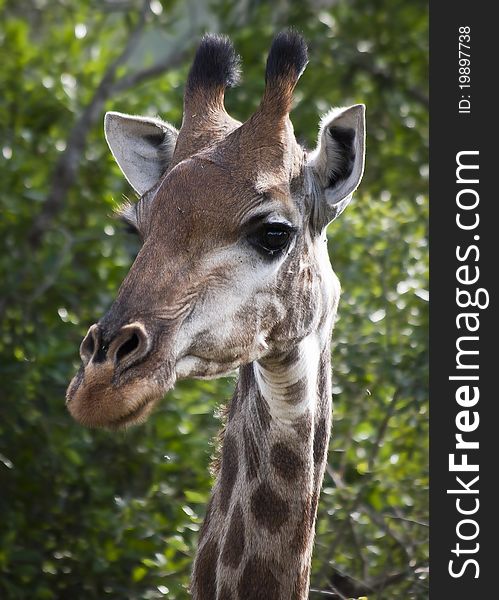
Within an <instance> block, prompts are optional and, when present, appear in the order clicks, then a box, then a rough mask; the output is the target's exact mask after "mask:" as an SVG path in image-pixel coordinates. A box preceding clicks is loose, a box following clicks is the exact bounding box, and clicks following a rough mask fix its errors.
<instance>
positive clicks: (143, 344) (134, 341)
mask: <svg viewBox="0 0 499 600" xmlns="http://www.w3.org/2000/svg"><path fill="white" fill-rule="evenodd" d="M149 348H150V338H149V335H148V334H147V332H146V330H145V327H144V326H143V325H142V324H141V323H131V324H130V325H125V326H124V327H122V328H121V331H120V332H119V334H118V335H117V336H116V338H115V340H114V341H113V342H112V343H111V345H110V348H109V353H108V354H109V359H111V360H112V359H114V363H115V365H120V366H125V367H126V365H127V364H128V363H129V362H130V360H129V359H131V360H133V362H134V363H135V362H136V361H137V360H139V359H142V358H144V356H145V355H146V354H147V353H148V352H149Z"/></svg>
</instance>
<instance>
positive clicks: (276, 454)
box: [270, 442, 304, 482]
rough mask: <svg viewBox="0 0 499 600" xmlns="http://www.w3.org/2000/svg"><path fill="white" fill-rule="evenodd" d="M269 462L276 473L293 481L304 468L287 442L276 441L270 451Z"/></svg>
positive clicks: (301, 461)
mask: <svg viewBox="0 0 499 600" xmlns="http://www.w3.org/2000/svg"><path fill="white" fill-rule="evenodd" d="M270 462H271V464H272V466H273V467H274V469H275V471H276V472H277V474H278V475H280V476H281V477H282V478H283V479H285V480H286V481H288V482H291V481H294V480H295V479H297V478H298V476H299V474H300V473H301V472H302V471H303V469H304V463H303V460H302V459H301V458H300V457H299V456H298V454H296V452H295V451H294V450H292V449H291V448H290V447H289V446H288V445H287V444H284V443H283V442H277V443H276V444H274V445H273V446H272V449H271V451H270Z"/></svg>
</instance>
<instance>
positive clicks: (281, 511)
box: [251, 482, 289, 533]
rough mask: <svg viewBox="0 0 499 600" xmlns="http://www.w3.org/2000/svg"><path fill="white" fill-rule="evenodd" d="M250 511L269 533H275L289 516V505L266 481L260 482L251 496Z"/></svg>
mask: <svg viewBox="0 0 499 600" xmlns="http://www.w3.org/2000/svg"><path fill="white" fill-rule="evenodd" d="M251 512H252V513H253V516H254V517H255V519H256V521H257V522H258V523H259V524H260V525H262V527H265V529H267V530H268V531H269V532H270V533H277V532H278V531H279V530H280V529H281V527H282V526H283V525H284V523H286V521H287V520H288V517H289V506H288V503H287V502H285V501H284V500H283V499H282V498H281V497H280V496H279V495H278V494H277V493H276V492H274V490H273V489H272V488H271V487H270V485H269V484H268V483H267V482H263V483H261V484H260V485H259V486H258V487H257V489H256V490H255V492H254V493H253V495H252V496H251Z"/></svg>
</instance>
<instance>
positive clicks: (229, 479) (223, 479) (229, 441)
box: [220, 434, 239, 513]
mask: <svg viewBox="0 0 499 600" xmlns="http://www.w3.org/2000/svg"><path fill="white" fill-rule="evenodd" d="M238 466H239V465H238V452H237V441H236V439H235V438H234V437H233V436H232V435H230V434H226V435H225V438H224V445H223V448H222V467H221V472H220V509H221V510H222V511H223V512H224V513H227V511H228V509H229V504H230V499H231V496H232V489H233V488H234V484H235V482H236V477H237V471H238Z"/></svg>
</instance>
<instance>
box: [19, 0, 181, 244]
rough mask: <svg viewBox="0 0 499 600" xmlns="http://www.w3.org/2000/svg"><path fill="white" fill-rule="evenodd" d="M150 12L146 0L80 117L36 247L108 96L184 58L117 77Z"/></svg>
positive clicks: (35, 228)
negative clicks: (119, 52)
mask: <svg viewBox="0 0 499 600" xmlns="http://www.w3.org/2000/svg"><path fill="white" fill-rule="evenodd" d="M149 12H150V6H149V2H148V0H145V2H144V3H143V5H142V9H141V11H140V13H139V18H138V22H137V25H136V26H135V28H134V29H133V31H132V32H131V34H130V36H129V37H128V42H127V44H126V46H125V48H124V49H123V51H122V52H121V54H120V55H119V56H118V57H117V58H116V59H115V60H114V61H113V62H112V63H111V64H110V65H109V67H108V68H107V70H106V71H105V73H104V75H103V77H102V79H101V81H100V83H99V85H98V86H97V89H96V90H95V93H94V95H93V97H92V99H91V100H90V102H89V103H88V104H87V106H86V107H85V108H84V110H83V112H82V113H81V114H80V116H79V117H78V118H77V120H76V122H75V123H74V125H73V127H72V129H71V132H70V133H69V136H68V139H67V143H66V149H65V151H64V152H63V153H62V154H61V156H60V157H59V160H58V161H57V163H56V165H55V168H54V171H53V173H52V178H51V184H50V190H49V192H48V194H47V197H46V199H45V202H44V204H43V208H42V210H41V211H40V213H39V214H38V216H37V217H36V218H35V219H34V222H33V224H32V226H31V229H30V232H29V234H28V241H29V243H30V245H31V247H32V248H33V249H36V248H38V247H39V245H40V244H41V242H42V240H43V235H44V232H45V230H46V229H47V227H48V226H49V225H50V223H51V221H53V219H54V218H55V216H56V215H57V214H58V213H59V212H60V211H61V210H62V209H63V208H64V205H65V200H66V197H67V195H68V192H69V190H70V189H71V187H72V185H73V184H74V181H75V178H76V174H77V171H78V167H79V164H80V160H81V157H82V155H83V153H84V150H85V146H86V142H87V136H88V133H89V131H90V130H91V128H92V127H93V125H94V124H95V122H96V121H97V119H98V118H99V116H100V114H101V113H102V110H103V107H104V104H105V102H106V101H107V100H108V98H109V97H110V96H111V95H112V94H114V93H116V92H117V91H122V90H124V89H127V88H129V87H132V86H133V85H136V84H137V83H141V82H143V81H146V80H147V79H150V78H152V77H156V76H157V75H159V74H161V73H162V72H164V71H165V70H167V69H168V68H170V67H174V66H177V65H178V64H179V63H180V61H181V59H182V57H183V56H182V54H181V53H180V52H175V53H174V54H173V55H171V56H169V57H168V58H166V59H165V60H163V61H161V62H159V63H158V64H156V65H154V66H153V67H150V68H148V69H143V70H141V71H138V72H136V73H133V74H131V75H127V76H123V77H122V78H121V79H118V80H116V73H117V71H118V69H119V67H121V66H122V65H124V64H125V63H126V62H127V61H128V59H129V58H130V56H131V55H132V54H133V53H134V51H135V50H136V48H137V46H138V44H139V42H140V39H141V37H142V33H143V31H144V27H145V25H146V22H147V16H148V14H149Z"/></svg>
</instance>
